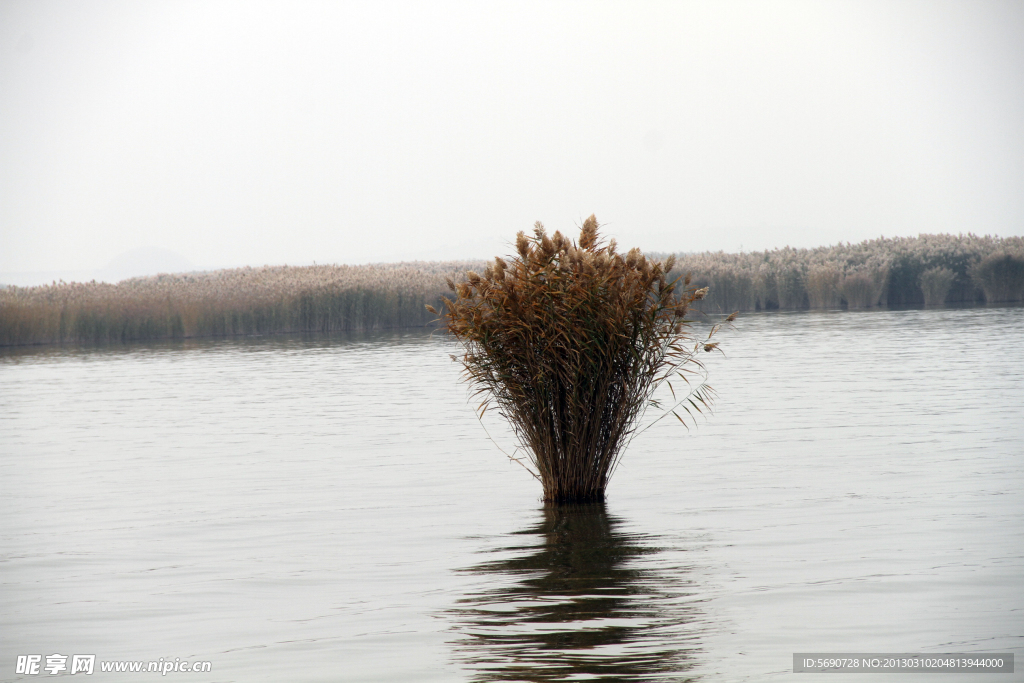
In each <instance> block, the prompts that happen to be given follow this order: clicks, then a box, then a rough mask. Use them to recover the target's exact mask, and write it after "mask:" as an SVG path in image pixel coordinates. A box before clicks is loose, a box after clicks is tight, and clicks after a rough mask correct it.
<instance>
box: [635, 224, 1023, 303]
mask: <svg viewBox="0 0 1024 683" xmlns="http://www.w3.org/2000/svg"><path fill="white" fill-rule="evenodd" d="M652 256H653V257H657V256H659V255H658V254H652ZM686 273H691V274H692V276H693V284H694V285H696V286H698V287H709V288H710V293H709V294H708V296H707V299H706V300H705V302H704V303H705V306H704V310H705V311H714V312H726V313H727V312H730V311H760V310H773V309H783V310H785V309H790V310H792V309H807V308H816V309H840V308H843V309H860V308H871V307H875V306H885V307H898V306H943V305H975V304H983V303H997V302H1008V301H1021V300H1022V299H1024V238H1022V237H989V236H985V237H980V236H978V235H972V234H967V235H948V234H942V235H919V236H917V237H897V238H892V239H886V238H880V239H876V240H868V241H865V242H861V243H859V244H849V243H847V244H837V245H835V246H830V247H818V248H816V249H792V248H789V247H786V248H784V249H774V250H771V251H754V252H747V253H741V254H726V253H723V252H705V253H701V254H677V258H676V266H675V269H674V270H673V271H672V273H671V275H673V276H679V275H683V274H686Z"/></svg>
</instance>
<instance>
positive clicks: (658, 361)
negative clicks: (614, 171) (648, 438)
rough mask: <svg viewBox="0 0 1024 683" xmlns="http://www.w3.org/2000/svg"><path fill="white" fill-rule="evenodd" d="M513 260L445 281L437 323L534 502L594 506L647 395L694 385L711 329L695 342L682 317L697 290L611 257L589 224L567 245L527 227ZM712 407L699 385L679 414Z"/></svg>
mask: <svg viewBox="0 0 1024 683" xmlns="http://www.w3.org/2000/svg"><path fill="white" fill-rule="evenodd" d="M516 249H517V251H518V254H517V255H516V256H514V257H511V258H510V260H509V261H507V262H506V261H505V260H503V259H501V258H496V259H495V260H494V263H493V264H492V265H489V266H487V268H486V270H485V271H484V272H483V274H482V275H481V274H477V273H475V272H472V271H470V272H468V273H467V274H466V276H467V280H466V281H465V282H462V283H459V284H458V285H456V284H455V283H454V282H449V286H450V288H451V289H452V290H453V291H454V292H455V298H454V299H448V300H446V301H445V308H446V310H445V311H444V312H443V313H442V314H440V315H441V324H442V326H443V327H444V328H445V329H446V330H447V331H448V332H449V333H451V334H452V335H453V336H454V337H455V338H456V339H457V340H458V341H459V342H461V343H462V344H463V346H464V347H465V349H466V351H465V353H464V355H463V356H462V357H461V359H460V360H461V362H462V364H463V367H464V369H465V376H466V378H467V380H468V381H470V383H471V384H472V385H473V386H474V387H475V388H476V389H477V390H478V391H477V393H478V394H482V395H484V396H485V400H484V402H483V403H481V406H480V410H481V414H482V413H483V411H486V410H487V408H488V407H489V406H491V405H492V404H493V405H495V406H496V408H497V410H498V412H499V413H500V414H501V415H502V416H503V417H505V418H506V419H507V420H508V421H509V422H510V424H511V426H512V428H513V430H514V431H515V433H516V436H517V437H518V438H519V441H520V444H521V446H522V447H523V448H524V449H525V451H526V452H527V454H528V457H529V459H530V462H531V463H532V464H533V466H534V468H535V469H536V472H535V476H537V478H538V479H539V480H540V481H541V483H542V484H543V487H544V498H545V500H550V501H558V502H568V501H573V502H585V501H594V500H601V499H603V498H604V491H605V487H606V486H607V484H608V480H609V478H610V476H611V474H612V472H613V471H614V469H615V466H616V465H617V463H618V461H619V457H620V456H621V453H622V449H623V448H624V446H625V444H626V443H627V442H628V440H629V438H630V437H631V436H632V435H633V434H634V433H635V430H636V427H637V424H638V421H639V418H640V417H641V416H642V414H643V412H644V411H645V409H646V408H647V407H648V406H651V405H655V406H657V405H658V403H657V401H655V400H654V399H653V392H654V390H655V388H656V387H658V386H659V385H660V384H661V383H663V382H668V381H669V379H670V378H672V377H674V376H676V375H678V376H680V377H682V378H683V379H686V380H687V382H689V379H688V374H689V373H698V374H699V376H700V377H701V378H703V365H702V363H701V361H700V359H699V358H698V352H699V351H700V350H701V349H704V350H706V351H711V350H713V349H714V348H715V347H716V346H717V343H715V342H711V341H710V336H711V335H713V334H714V332H715V331H716V330H717V327H713V328H712V329H711V332H710V334H709V335H708V338H707V339H705V340H704V341H701V342H697V341H696V340H695V338H694V337H693V335H692V334H691V333H690V332H689V330H690V321H689V320H688V319H687V313H688V311H689V309H690V305H691V304H692V303H693V302H695V301H697V300H699V299H702V298H703V297H704V295H705V294H706V293H707V289H699V290H698V289H695V288H692V287H689V288H688V285H689V278H687V279H686V280H684V281H683V282H682V283H680V282H679V281H672V280H669V278H668V277H667V273H668V272H669V271H670V270H671V269H672V265H673V261H674V258H673V257H669V258H668V259H667V260H666V262H664V263H658V262H654V261H651V260H649V259H647V258H646V257H645V256H644V255H643V254H641V253H640V251H639V250H637V249H633V250H631V251H630V252H629V253H627V254H625V255H623V254H620V253H618V252H617V251H616V245H615V241H614V240H612V241H611V242H608V243H604V242H603V241H602V240H601V239H600V237H599V235H598V223H597V219H596V218H594V216H591V217H590V218H588V219H587V220H586V221H585V222H584V224H583V229H582V231H581V233H580V238H579V241H578V243H573V242H572V241H571V240H570V239H568V238H566V237H565V236H563V235H562V234H561V233H559V232H555V233H554V235H552V236H548V235H547V233H546V232H545V230H544V227H543V226H542V225H541V224H540V223H537V224H536V227H535V232H534V236H533V237H528V236H527V235H526V234H524V233H522V232H520V233H519V235H518V238H517V241H516ZM680 285H681V286H680ZM430 310H431V311H432V312H435V313H436V312H437V311H436V310H435V309H433V308H431V309H430ZM729 319H730V320H731V317H730V318H729ZM695 384H696V382H695ZM670 387H671V385H670ZM673 395H675V391H674V389H673ZM712 396H713V394H712V392H711V389H710V387H708V386H707V385H706V383H704V382H700V383H699V384H698V385H697V386H696V387H695V388H693V389H692V391H691V392H690V393H689V394H688V395H687V396H686V397H685V398H684V401H686V403H685V404H684V407H685V408H686V409H687V411H689V410H691V409H693V410H697V411H700V410H701V409H702V408H703V407H707V406H708V405H709V404H710V401H711V399H712ZM680 404H682V402H680V403H677V404H676V405H677V406H678V405H680ZM674 407H675V406H674ZM674 407H673V408H674ZM666 414H668V413H666ZM691 415H692V413H691ZM676 416H677V417H679V419H680V420H682V419H683V418H682V417H681V416H679V415H678V414H676Z"/></svg>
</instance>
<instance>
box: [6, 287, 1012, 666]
mask: <svg viewBox="0 0 1024 683" xmlns="http://www.w3.org/2000/svg"><path fill="white" fill-rule="evenodd" d="M722 341H723V347H724V349H725V350H726V353H727V356H726V357H721V356H706V357H707V358H708V359H709V365H710V371H711V382H712V384H713V386H714V387H715V389H716V390H717V391H718V393H719V395H720V398H719V401H718V403H717V405H716V409H715V414H714V415H713V416H711V417H710V418H709V419H707V420H706V421H703V420H702V421H700V423H699V424H698V425H697V426H696V427H695V428H692V429H691V430H690V431H687V430H686V429H684V428H683V427H682V426H680V425H679V424H678V422H675V420H674V419H673V420H672V421H671V422H670V421H668V420H665V421H663V422H662V423H659V425H657V426H656V427H654V428H652V429H650V430H648V431H647V432H645V433H644V434H643V435H641V436H640V437H638V438H637V439H636V440H635V441H634V442H633V443H632V445H631V446H630V448H629V450H628V451H627V452H626V453H625V456H624V458H623V461H622V465H621V467H620V468H619V470H618V471H617V473H616V475H615V477H614V478H613V480H612V483H611V485H610V487H609V490H608V500H607V502H606V504H605V505H604V506H603V507H601V506H598V507H594V506H582V507H580V506H577V507H569V508H559V509H554V508H545V506H544V505H543V504H542V503H541V502H540V500H539V498H540V486H539V484H538V483H537V482H536V481H534V480H533V479H532V478H531V477H530V476H529V474H527V473H526V472H525V471H524V470H523V469H521V468H520V467H519V466H517V465H515V464H513V463H511V462H509V460H508V459H507V458H506V457H505V456H504V455H503V454H502V452H501V451H499V450H498V448H497V446H496V445H495V443H492V441H491V440H489V439H488V437H487V435H486V434H485V432H484V430H483V428H482V427H481V425H480V424H479V423H478V422H477V420H476V418H475V417H474V413H473V405H471V404H470V403H469V402H468V400H467V391H466V388H465V386H464V385H461V384H460V383H459V371H458V368H457V367H456V365H455V364H454V363H452V362H451V361H450V359H449V357H448V354H449V353H452V352H454V351H455V347H454V346H452V345H451V344H450V343H449V342H447V341H445V340H444V339H443V338H441V337H439V336H430V335H427V334H423V333H419V332H414V333H402V334H381V335H370V336H364V337H354V338H345V339H337V338H335V339H323V338H314V339H298V338H294V339H292V338H289V339H246V340H208V341H196V342H179V343H165V344H151V345H139V346H133V347H128V348H116V349H109V348H108V349H94V350H67V349H64V350H61V349H35V350H24V349H22V350H11V349H8V350H6V351H4V352H3V353H2V354H0V392H2V393H0V515H2V521H3V524H2V531H0V534H2V547H0V552H2V556H0V585H2V592H0V680H4V681H8V680H37V679H40V678H46V677H48V675H47V674H46V673H45V672H44V673H42V674H40V675H37V676H31V675H24V676H23V675H18V674H17V673H16V659H17V657H18V655H26V654H39V655H42V656H43V659H42V664H43V666H45V665H46V656H47V655H51V654H63V655H74V654H94V655H96V665H95V666H96V671H95V674H94V675H93V676H92V677H91V678H89V679H86V680H111V681H116V680H120V681H124V680H148V679H153V678H154V677H156V676H158V674H155V673H149V674H141V675H136V676H132V675H130V674H125V673H120V674H117V673H108V674H104V673H102V672H101V671H100V670H99V667H100V662H104V661H107V662H109V661H116V660H139V661H145V662H148V661H154V660H159V659H160V658H163V660H164V661H168V662H170V661H174V660H175V659H178V660H180V661H189V662H195V661H209V662H210V663H211V666H212V671H211V672H209V673H199V674H195V673H189V674H186V673H175V672H172V673H169V674H167V677H166V678H167V680H171V679H187V680H194V681H199V680H204V681H223V682H226V681H520V680H521V681H568V680H606V681H650V680H668V681H677V680H679V681H682V680H692V681H708V682H716V681H773V680H775V681H789V680H795V681H801V682H802V681H814V680H830V681H831V680H837V679H836V678H835V676H834V675H822V674H794V673H792V655H793V653H795V652H1015V653H1016V658H1017V663H1016V671H1017V672H1018V673H1015V674H998V675H980V676H979V675H963V676H962V675H958V674H949V675H943V676H941V677H939V680H942V681H950V682H952V681H957V680H982V681H993V683H994V682H995V681H1006V680H1017V681H1019V680H1024V674H1022V673H1021V672H1022V671H1024V663H1022V662H1021V653H1022V652H1024V486H1022V484H1024V308H1020V307H1010V308H976V309H964V310H946V309H943V310H910V311H875V312H835V313H807V312H803V313H764V314H751V315H747V316H744V317H742V318H740V320H739V321H738V322H737V324H736V326H735V328H734V329H732V330H727V331H725V332H724V333H723V335H722ZM673 423H674V424H673ZM485 424H486V425H487V428H488V429H489V430H490V433H491V435H492V436H493V438H494V441H495V442H497V444H499V445H501V446H502V447H504V448H506V449H508V448H509V446H510V445H511V438H510V436H509V433H508V430H507V429H505V428H503V426H502V425H501V423H500V422H497V421H494V420H491V419H490V418H486V419H485ZM69 664H70V661H69ZM840 678H841V680H842V681H844V682H847V681H855V680H869V681H879V680H884V679H885V677H884V676H883V677H879V676H873V675H868V676H865V675H856V674H854V675H848V676H841V677H840ZM899 680H900V681H906V682H907V683H911V682H914V681H920V680H935V677H934V676H932V677H927V676H923V675H919V674H912V675H901V676H899Z"/></svg>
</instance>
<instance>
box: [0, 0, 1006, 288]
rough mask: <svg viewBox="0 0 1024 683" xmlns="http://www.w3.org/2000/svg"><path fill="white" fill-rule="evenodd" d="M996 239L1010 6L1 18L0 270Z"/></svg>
mask: <svg viewBox="0 0 1024 683" xmlns="http://www.w3.org/2000/svg"><path fill="white" fill-rule="evenodd" d="M591 213H596V214H597V217H598V219H599V220H600V221H601V222H602V223H604V224H606V226H607V227H606V231H607V232H608V233H609V234H610V235H613V236H615V237H617V238H618V240H619V243H620V244H621V245H623V246H626V247H631V246H640V247H641V248H644V249H648V250H659V251H695V250H705V249H713V250H718V249H724V250H726V251H733V250H739V249H740V248H743V249H745V250H748V251H749V250H754V249H764V248H770V247H776V246H784V245H786V244H789V245H792V246H818V245H822V244H830V243H835V242H838V241H851V242H856V241H860V240H863V239H867V238H872V237H877V236H879V235H886V236H893V235H915V234H917V233H919V232H968V231H970V232H976V233H982V234H985V233H992V234H998V235H1021V234H1024V1H1021V0H1018V1H1015V2H985V1H983V0H969V1H965V2H941V1H939V0H928V1H927V2H895V1H894V0H885V1H882V2H869V1H866V0H857V1H855V2H824V1H821V0H813V1H809V2H735V3H732V2H721V1H715V2H666V3H640V2H603V3H602V2H594V1H588V2H580V3H574V2H554V1H552V0H545V1H544V2H538V3H530V2H521V1H517V2H510V3H501V2H491V1H488V2H456V3H451V2H439V1H437V0H431V1H430V2H408V3H387V2H381V1H380V0H374V1H373V2H365V3H361V2H324V3H315V2H295V1H289V2H279V3H278V2H271V3H260V2H253V1H251V0H247V1H245V2H209V1H203V2H177V1H175V2H136V1H133V2H100V1H90V2H70V1H64V0H62V1H59V2H51V1H47V0H25V1H21V0H18V1H13V2H12V1H9V0H0V271H7V272H10V271H38V270H60V269H89V268H100V267H103V266H104V265H105V264H107V263H108V262H110V261H111V260H112V259H114V258H115V257H117V256H118V255H119V254H121V253H122V252H124V251H126V250H130V249H136V248H139V247H161V248H164V249H168V250H171V251H174V252H177V253H178V254H180V255H182V256H184V257H185V258H186V259H188V260H189V261H190V262H191V263H193V264H195V265H197V266H199V267H222V266H236V265H244V264H250V265H262V264H264V263H271V264H280V263H293V264H301V263H311V262H313V261H317V262H321V263H323V262H340V263H366V262H375V261H395V260H412V259H448V258H473V257H479V258H485V257H490V256H493V255H495V254H504V253H508V251H509V250H510V248H509V243H510V242H511V241H512V240H513V239H514V235H515V233H516V231H518V230H521V229H529V228H530V226H532V224H533V222H534V221H535V220H541V221H544V223H545V224H546V225H548V227H549V228H551V229H555V228H560V229H563V230H565V229H569V230H575V227H574V226H576V225H579V224H580V223H581V222H582V219H584V218H585V217H586V216H588V215H590V214H591Z"/></svg>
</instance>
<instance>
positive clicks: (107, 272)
mask: <svg viewBox="0 0 1024 683" xmlns="http://www.w3.org/2000/svg"><path fill="white" fill-rule="evenodd" d="M195 269H196V267H195V266H194V265H193V264H192V262H191V261H189V260H188V259H187V258H185V257H184V256H182V255H181V254H178V253H176V252H173V251H171V250H170V249H162V248H160V247H140V248H138V249H131V250H130V251H126V252H124V253H123V254H119V255H118V256H116V257H115V258H114V259H113V260H112V261H111V262H110V263H108V264H107V265H106V266H104V267H103V269H102V270H100V275H101V276H102V279H104V280H107V281H108V282H119V281H121V280H126V279H128V278H131V277H145V276H147V275H156V274H158V273H187V272H190V271H193V270H195Z"/></svg>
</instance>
